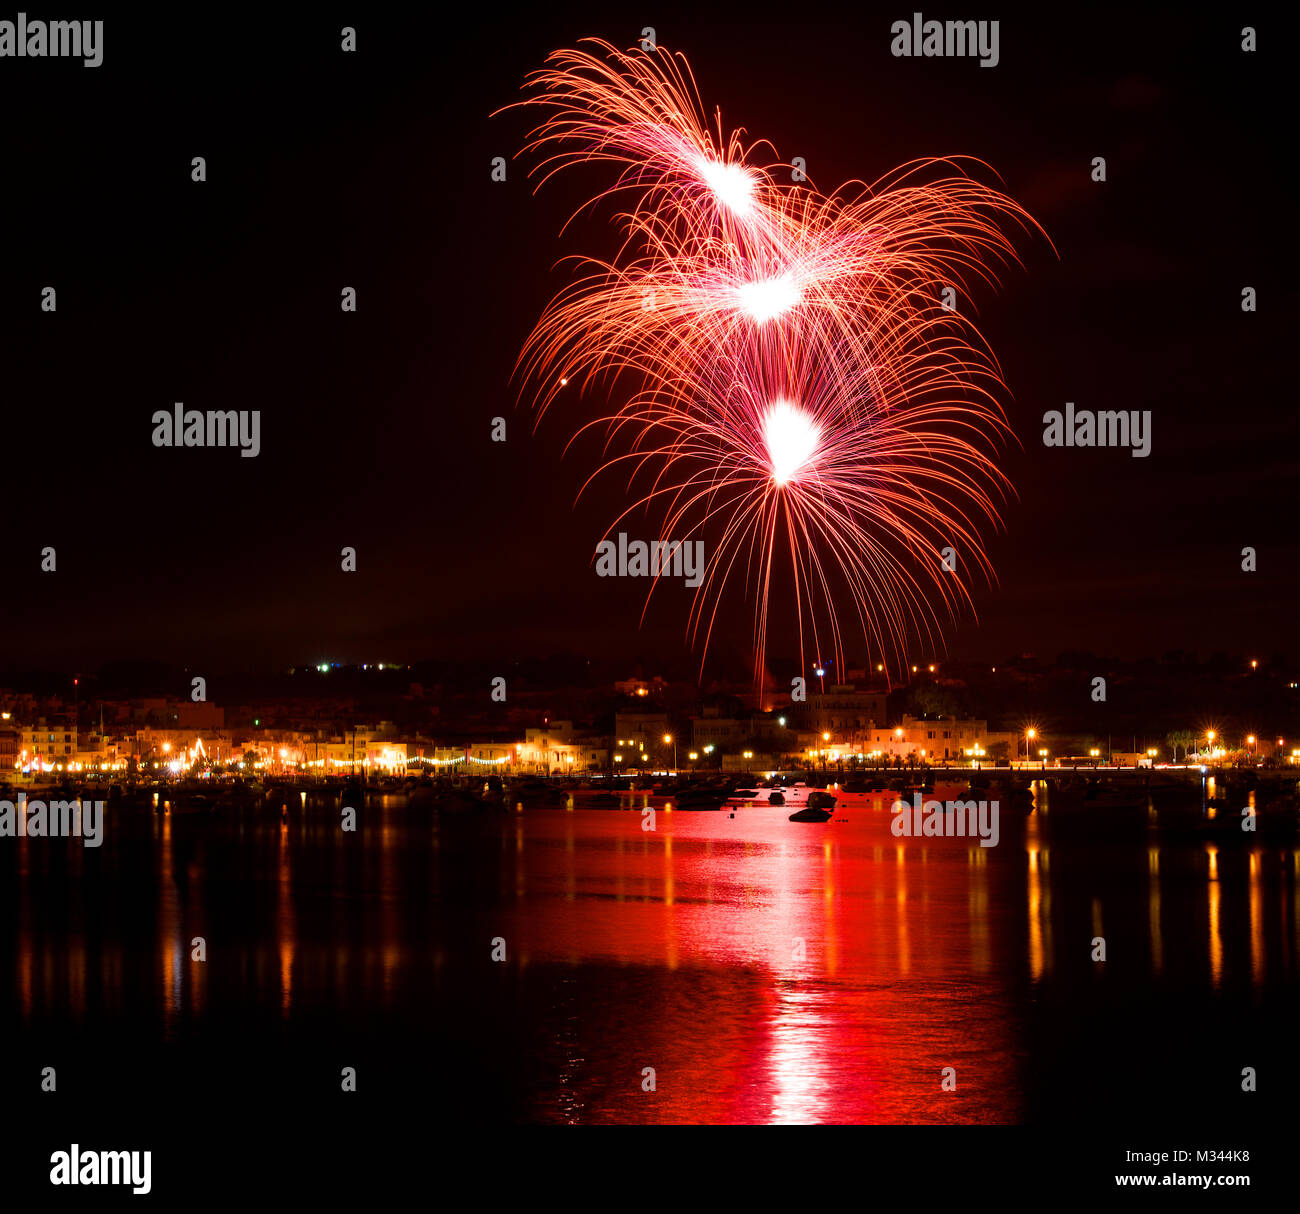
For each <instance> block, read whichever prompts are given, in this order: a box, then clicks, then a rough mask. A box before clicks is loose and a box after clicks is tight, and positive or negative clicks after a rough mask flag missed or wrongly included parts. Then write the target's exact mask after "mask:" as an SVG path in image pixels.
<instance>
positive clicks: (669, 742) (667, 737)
mask: <svg viewBox="0 0 1300 1214" xmlns="http://www.w3.org/2000/svg"><path fill="white" fill-rule="evenodd" d="M664 745H665V746H669V745H671V746H672V748H673V771H674V772H676V770H677V743H676V742H675V741H674V740H673V735H672V734H670V733H666V734H664Z"/></svg>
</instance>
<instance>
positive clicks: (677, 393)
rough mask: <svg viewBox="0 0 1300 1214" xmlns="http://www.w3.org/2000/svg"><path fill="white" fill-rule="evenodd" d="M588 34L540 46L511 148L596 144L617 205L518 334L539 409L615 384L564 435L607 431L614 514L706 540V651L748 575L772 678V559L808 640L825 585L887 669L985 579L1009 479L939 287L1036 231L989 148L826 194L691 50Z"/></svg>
mask: <svg viewBox="0 0 1300 1214" xmlns="http://www.w3.org/2000/svg"><path fill="white" fill-rule="evenodd" d="M588 45H590V46H592V47H593V48H594V51H595V53H592V52H590V51H588V50H585V49H582V50H565V51H559V52H556V53H555V54H553V55H552V56H550V58H549V59H548V61H547V66H546V67H545V68H544V69H543V70H541V71H539V72H537V73H534V74H533V75H532V76H531V77H530V78H529V81H528V84H527V86H526V88H527V89H528V90H529V91H528V95H527V96H526V97H525V98H524V99H523V100H522V101H520V102H517V103H516V105H518V106H523V107H540V108H541V109H543V110H544V111H545V117H544V120H543V121H542V122H541V124H540V125H538V126H537V127H536V128H535V129H534V130H533V132H532V134H531V136H530V138H529V141H528V143H527V146H526V148H525V152H526V153H542V154H543V155H542V157H541V159H540V161H539V163H538V165H537V166H536V168H535V169H534V174H535V175H536V176H538V177H539V178H540V181H539V185H540V183H541V182H544V181H546V180H549V179H550V178H551V177H552V176H553V175H554V174H555V173H557V172H559V171H561V170H562V169H565V168H567V167H570V166H573V165H576V164H579V163H592V162H595V163H607V164H609V165H611V166H613V168H614V172H615V176H614V180H613V182H612V184H610V185H609V187H608V188H607V189H606V190H604V191H603V192H602V193H601V194H600V195H598V196H597V197H596V198H594V199H591V200H589V204H590V205H594V204H596V203H597V202H599V201H601V200H605V199H614V200H616V201H617V202H618V204H619V206H618V209H617V210H616V213H615V216H614V222H615V223H616V224H617V225H618V228H619V230H620V233H621V243H620V247H619V249H618V251H617V253H616V255H615V256H614V257H612V258H611V259H609V260H605V261H600V260H595V259H590V258H575V259H572V260H573V262H574V267H575V275H574V278H573V280H572V281H571V282H570V284H569V286H568V287H566V288H565V289H564V290H562V291H561V292H560V293H559V295H557V297H556V298H555V299H554V300H553V301H552V303H551V304H550V305H549V306H548V307H547V309H546V310H545V312H544V313H543V315H542V317H541V318H540V320H539V322H538V324H537V325H536V327H535V328H534V330H533V332H532V334H531V335H530V336H529V338H528V340H527V341H526V343H525V344H524V347H523V350H522V352H521V354H520V359H519V364H518V367H517V373H518V374H519V375H520V377H521V379H522V380H523V382H524V385H525V391H526V392H527V393H529V394H530V395H531V396H532V397H533V398H534V399H535V401H536V405H537V408H538V411H539V415H540V413H541V412H543V411H545V410H546V409H547V408H548V407H549V406H551V405H552V404H553V403H554V402H555V400H556V397H557V395H558V393H559V391H560V388H561V385H568V386H571V387H576V388H577V389H578V395H580V396H582V395H585V394H588V393H592V392H598V393H600V394H601V395H602V396H604V397H605V398H607V399H611V400H619V399H621V400H622V404H621V405H619V406H618V407H617V408H616V409H615V411H614V412H612V413H604V414H602V415H601V416H600V417H598V418H595V419H592V420H589V421H586V422H584V423H582V424H580V426H579V428H578V433H582V432H583V431H585V430H587V429H590V428H591V427H599V428H603V429H604V430H605V432H606V441H605V450H606V455H607V460H606V462H605V463H604V464H603V465H602V466H601V468H600V469H598V470H597V472H596V473H595V474H593V478H592V479H594V477H595V476H597V475H601V474H603V473H608V472H610V471H615V470H619V469H622V470H624V472H625V473H626V477H627V485H628V488H629V496H630V504H629V506H628V508H627V510H626V511H625V512H624V513H623V514H622V515H620V516H619V518H618V519H617V520H615V522H614V523H613V524H612V525H611V527H610V531H611V532H612V531H613V530H614V528H615V527H617V526H618V525H619V524H620V523H621V522H622V521H623V520H624V519H625V518H627V517H628V515H630V514H632V513H635V512H646V513H648V514H649V515H650V517H652V518H654V519H657V520H658V522H657V526H658V528H659V531H660V536H661V538H662V539H664V540H665V541H667V540H669V539H670V538H672V539H677V540H682V539H686V538H688V537H691V536H696V535H698V536H701V537H705V538H706V539H707V540H708V541H709V557H708V559H707V567H706V572H705V576H704V579H703V583H702V585H701V586H700V588H699V590H698V592H697V595H696V598H695V600H694V605H693V607H692V609H691V613H690V619H689V625H688V627H689V631H690V634H691V637H692V640H693V641H699V642H702V644H701V661H703V658H704V655H706V654H707V652H708V647H709V642H710V639H711V637H712V635H713V631H714V627H715V624H716V623H717V620H718V611H719V607H720V604H721V602H722V601H723V598H724V592H725V591H726V590H727V588H728V587H730V586H732V585H738V584H741V583H742V582H743V585H744V587H745V589H746V590H747V591H748V592H749V593H750V594H751V596H752V599H753V604H754V641H755V659H756V661H755V669H756V674H757V676H758V677H759V678H761V677H762V675H763V672H764V670H765V658H766V645H767V636H768V628H769V608H770V604H771V597H772V594H773V593H774V587H775V584H776V580H775V579H776V577H777V575H778V573H779V571H780V570H781V569H788V571H789V574H790V579H791V584H792V589H793V606H794V615H795V618H796V619H797V620H798V630H799V646H800V652H801V655H803V654H806V653H807V651H808V649H809V647H811V648H812V649H813V650H814V651H815V652H816V653H817V654H822V653H832V652H833V653H834V654H835V655H836V656H837V658H839V660H840V661H841V663H842V662H843V648H844V644H845V641H846V635H845V632H844V628H843V625H842V622H841V618H840V617H841V614H842V612H837V610H836V603H837V602H840V603H841V604H843V603H849V604H851V605H852V610H853V613H854V615H855V616H856V619H857V623H858V625H859V626H860V629H861V633H862V635H863V636H864V637H865V639H866V641H867V643H868V646H869V647H870V649H871V650H873V651H874V653H875V654H876V655H877V656H878V658H879V660H880V661H881V662H882V663H885V664H887V665H888V666H889V667H890V668H891V669H893V668H895V667H897V666H898V665H899V664H900V663H901V662H902V661H903V660H904V654H905V652H906V649H907V646H908V644H909V643H910V642H912V641H913V639H914V638H915V637H917V636H918V635H919V636H920V637H921V638H922V639H923V640H924V643H926V644H927V645H930V646H937V645H939V644H940V643H941V630H942V624H943V621H944V618H945V617H947V618H952V617H953V616H954V615H955V614H957V613H958V612H959V611H961V610H963V609H968V608H969V607H970V595H969V590H968V588H967V584H966V581H965V578H966V577H967V576H968V575H969V574H970V573H976V574H980V575H983V576H985V577H988V578H991V577H992V570H991V568H990V567H989V564H988V561H987V559H986V557H985V554H984V549H983V545H982V542H981V539H980V533H981V530H982V529H983V528H985V527H988V526H994V527H996V526H997V525H998V524H999V517H998V503H999V502H1000V501H1001V500H1003V499H1004V498H1005V497H1006V496H1007V494H1008V493H1009V492H1010V485H1009V483H1008V482H1007V481H1006V479H1005V477H1004V476H1003V475H1002V473H1001V472H1000V471H999V469H998V467H997V463H996V459H997V456H998V454H999V452H1000V450H1001V445H1002V440H1003V439H1005V438H1006V437H1007V436H1008V434H1009V430H1008V427H1007V424H1006V419H1005V416H1004V414H1003V411H1002V408H1001V405H1000V403H999V401H1000V398H1001V396H1002V395H1003V394H1004V392H1005V388H1004V385H1003V383H1002V378H1001V374H1000V372H999V370H998V366H997V363H996V360H995V359H994V357H993V355H992V353H991V351H990V350H989V349H988V347H987V345H986V344H985V342H984V341H983V339H982V338H981V337H980V335H979V333H978V330H977V329H976V328H975V326H974V325H973V324H972V323H971V322H970V320H969V319H968V318H967V317H965V316H963V315H961V314H960V313H959V312H958V311H957V310H955V309H953V308H950V307H946V306H944V303H943V299H942V290H943V288H944V287H951V288H953V289H954V291H955V292H956V293H957V294H958V295H960V296H961V297H962V298H963V299H965V298H969V290H970V287H971V286H972V285H974V284H983V285H988V286H996V276H995V270H996V268H997V267H998V266H1000V265H1004V264H1006V263H1008V262H1014V261H1016V260H1017V257H1016V253H1015V248H1014V246H1013V244H1012V240H1011V237H1010V235H1009V233H1010V232H1012V231H1014V230H1017V229H1019V230H1033V231H1041V229H1039V228H1038V226H1037V225H1036V224H1035V223H1034V221H1033V220H1032V219H1031V218H1030V216H1029V215H1028V214H1027V213H1026V212H1025V211H1024V210H1023V209H1022V208H1021V207H1020V206H1019V205H1018V204H1016V203H1015V202H1014V201H1013V200H1012V199H1010V198H1008V197H1007V196H1006V195H1004V194H1002V193H1000V192H999V191H997V190H994V189H992V188H990V187H988V186H986V185H983V184H981V183H980V182H979V181H978V180H977V179H976V178H975V177H974V176H972V175H971V173H970V172H967V171H966V169H965V167H964V166H965V164H967V163H969V164H970V165H971V167H972V168H974V167H976V166H978V165H979V162H966V161H963V160H959V159H949V160H930V161H921V162H916V163H914V164H910V165H907V166H904V167H903V168H902V169H900V170H897V171H896V172H894V173H892V174H890V175H889V176H888V177H886V178H884V179H882V180H880V181H878V182H876V183H875V184H874V185H866V184H864V183H862V182H850V183H848V184H847V185H845V186H842V187H840V189H838V190H837V191H835V192H834V193H833V194H831V195H823V194H820V193H818V192H817V191H816V190H815V189H814V188H813V187H812V185H811V184H810V183H807V184H805V183H803V182H800V183H798V184H796V183H794V182H791V183H790V184H789V185H786V184H783V183H782V182H781V181H780V180H779V178H778V175H777V168H776V166H775V165H774V163H773V162H772V161H769V162H767V163H763V162H762V160H761V158H760V153H761V151H762V149H763V148H768V149H769V151H770V153H771V155H772V156H773V157H774V156H775V151H774V149H771V148H770V145H767V144H765V143H764V144H760V143H753V144H746V143H745V140H744V132H743V130H734V131H730V132H728V131H726V130H725V129H724V127H723V125H722V119H721V115H720V114H718V115H717V116H716V119H715V123H714V125H713V126H710V124H709V121H708V119H707V118H706V116H705V112H704V108H703V106H702V104H701V103H700V100H699V93H698V90H697V89H696V86H695V81H694V78H693V76H692V75H691V72H690V68H689V66H688V65H687V64H686V61H685V59H684V58H683V57H682V56H680V55H672V54H669V53H667V52H665V51H663V50H661V49H658V48H656V49H654V50H652V51H650V52H638V51H631V52H623V51H619V50H616V49H615V48H614V47H612V46H610V45H609V44H607V43H604V42H599V41H595V40H593V41H591V42H590V43H589V44H588ZM781 167H782V168H785V169H786V176H787V177H788V176H790V174H789V172H788V166H781ZM979 167H981V168H986V167H987V166H979ZM585 205H587V204H585ZM582 209H583V208H579V210H582ZM569 222H570V223H571V222H572V219H570V221H569ZM565 226H566V228H567V227H568V224H566V225H565ZM588 483H590V480H589V481H588ZM607 534H608V533H607ZM947 547H951V548H953V549H954V550H956V551H957V552H959V553H960V554H961V565H960V572H959V571H954V570H949V569H947V568H946V567H945V565H944V563H943V562H942V559H941V556H940V553H941V551H942V550H943V549H944V548H947ZM652 593H653V591H652Z"/></svg>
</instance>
